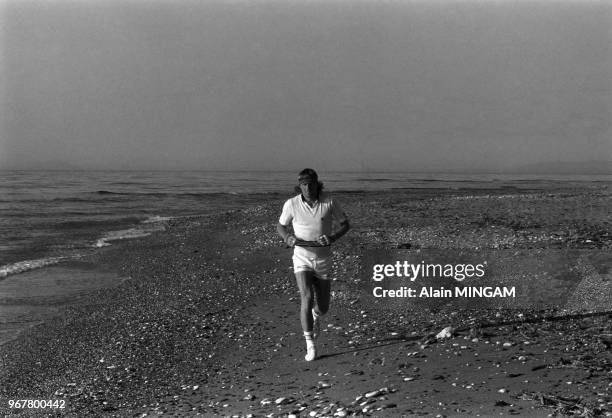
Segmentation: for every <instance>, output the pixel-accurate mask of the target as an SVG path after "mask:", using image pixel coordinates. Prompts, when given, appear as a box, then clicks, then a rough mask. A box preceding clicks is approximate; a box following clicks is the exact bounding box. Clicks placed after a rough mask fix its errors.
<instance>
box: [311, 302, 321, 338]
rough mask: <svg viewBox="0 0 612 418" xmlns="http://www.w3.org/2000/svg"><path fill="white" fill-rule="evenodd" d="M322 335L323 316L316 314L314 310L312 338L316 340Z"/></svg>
mask: <svg viewBox="0 0 612 418" xmlns="http://www.w3.org/2000/svg"><path fill="white" fill-rule="evenodd" d="M319 334H321V315H317V314H316V313H315V310H314V308H313V309H312V338H314V339H315V340H316V339H317V338H319Z"/></svg>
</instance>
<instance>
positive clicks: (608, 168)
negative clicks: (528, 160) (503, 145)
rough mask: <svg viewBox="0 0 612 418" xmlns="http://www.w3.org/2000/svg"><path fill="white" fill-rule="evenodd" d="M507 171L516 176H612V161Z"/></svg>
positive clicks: (559, 163) (562, 163) (545, 164)
mask: <svg viewBox="0 0 612 418" xmlns="http://www.w3.org/2000/svg"><path fill="white" fill-rule="evenodd" d="M504 171H506V170H504ZM507 171H508V172H512V173H514V174H612V161H582V162H576V161H549V162H541V163H536V164H525V165H520V166H516V167H513V168H511V169H509V170H507Z"/></svg>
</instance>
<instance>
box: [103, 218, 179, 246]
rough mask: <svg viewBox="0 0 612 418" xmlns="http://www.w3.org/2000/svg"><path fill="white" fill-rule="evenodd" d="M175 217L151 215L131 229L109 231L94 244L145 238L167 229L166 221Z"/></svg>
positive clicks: (108, 243)
mask: <svg viewBox="0 0 612 418" xmlns="http://www.w3.org/2000/svg"><path fill="white" fill-rule="evenodd" d="M171 219H174V218H171V217H162V216H151V217H150V218H148V219H146V220H144V221H142V223H141V224H140V225H139V226H137V227H135V228H129V229H121V230H118V231H109V232H107V233H105V234H104V236H102V238H99V239H98V240H97V241H96V242H95V244H94V245H93V246H94V247H96V248H102V247H108V246H109V245H111V244H110V242H111V241H119V240H123V239H133V238H143V237H147V236H149V235H151V234H152V233H153V232H158V231H165V230H166V226H165V222H167V221H169V220H171Z"/></svg>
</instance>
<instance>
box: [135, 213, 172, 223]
mask: <svg viewBox="0 0 612 418" xmlns="http://www.w3.org/2000/svg"><path fill="white" fill-rule="evenodd" d="M172 219H174V217H172V216H158V215H156V216H151V217H150V218H148V219H146V220H144V221H142V223H144V224H150V223H155V222H167V221H170V220H172Z"/></svg>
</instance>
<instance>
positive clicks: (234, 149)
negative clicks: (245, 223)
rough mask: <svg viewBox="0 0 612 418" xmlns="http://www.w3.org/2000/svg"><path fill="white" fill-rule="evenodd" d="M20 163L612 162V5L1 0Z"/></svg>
mask: <svg viewBox="0 0 612 418" xmlns="http://www.w3.org/2000/svg"><path fill="white" fill-rule="evenodd" d="M0 27H1V28H2V32H1V34H0V36H1V48H2V50H1V53H2V55H1V64H0V110H1V111H2V113H1V115H0V118H1V119H0V124H1V125H0V168H12V167H45V168H48V167H50V166H54V167H55V166H58V167H72V166H76V167H85V168H87V167H91V168H144V169H155V168H159V169H177V168H178V169H180V168H187V169H193V168H198V169H222V168H229V169H234V168H240V169H293V168H296V167H298V168H301V167H303V166H313V167H316V168H319V169H324V170H331V169H334V168H335V169H357V170H360V169H368V170H375V169H400V170H401V169H403V170H420V169H444V168H467V169H470V168H482V167H484V168H488V167H490V168H496V167H508V166H512V165H520V164H523V163H532V162H538V161H551V160H552V161H554V160H562V161H582V160H612V49H611V45H612V2H609V1H588V0H580V1H573V2H572V1H539V2H532V1H521V0H518V1H501V0H498V1H485V0H482V1H461V0H455V1H441V0H433V1H425V0H423V1H374V0H371V1H355V0H350V1H349V0H346V1H329V0H325V1H324V0H320V1H306V0H303V1H286V0H278V1H263V0H249V1H247V0H240V1H210V0H208V1H204V0H202V1H181V0H172V1H171V0H151V1H144V0H138V1H136V0H92V1H84V0H83V1H79V0H71V1H68V0H57V1H48V0H44V1H30V0H0Z"/></svg>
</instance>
